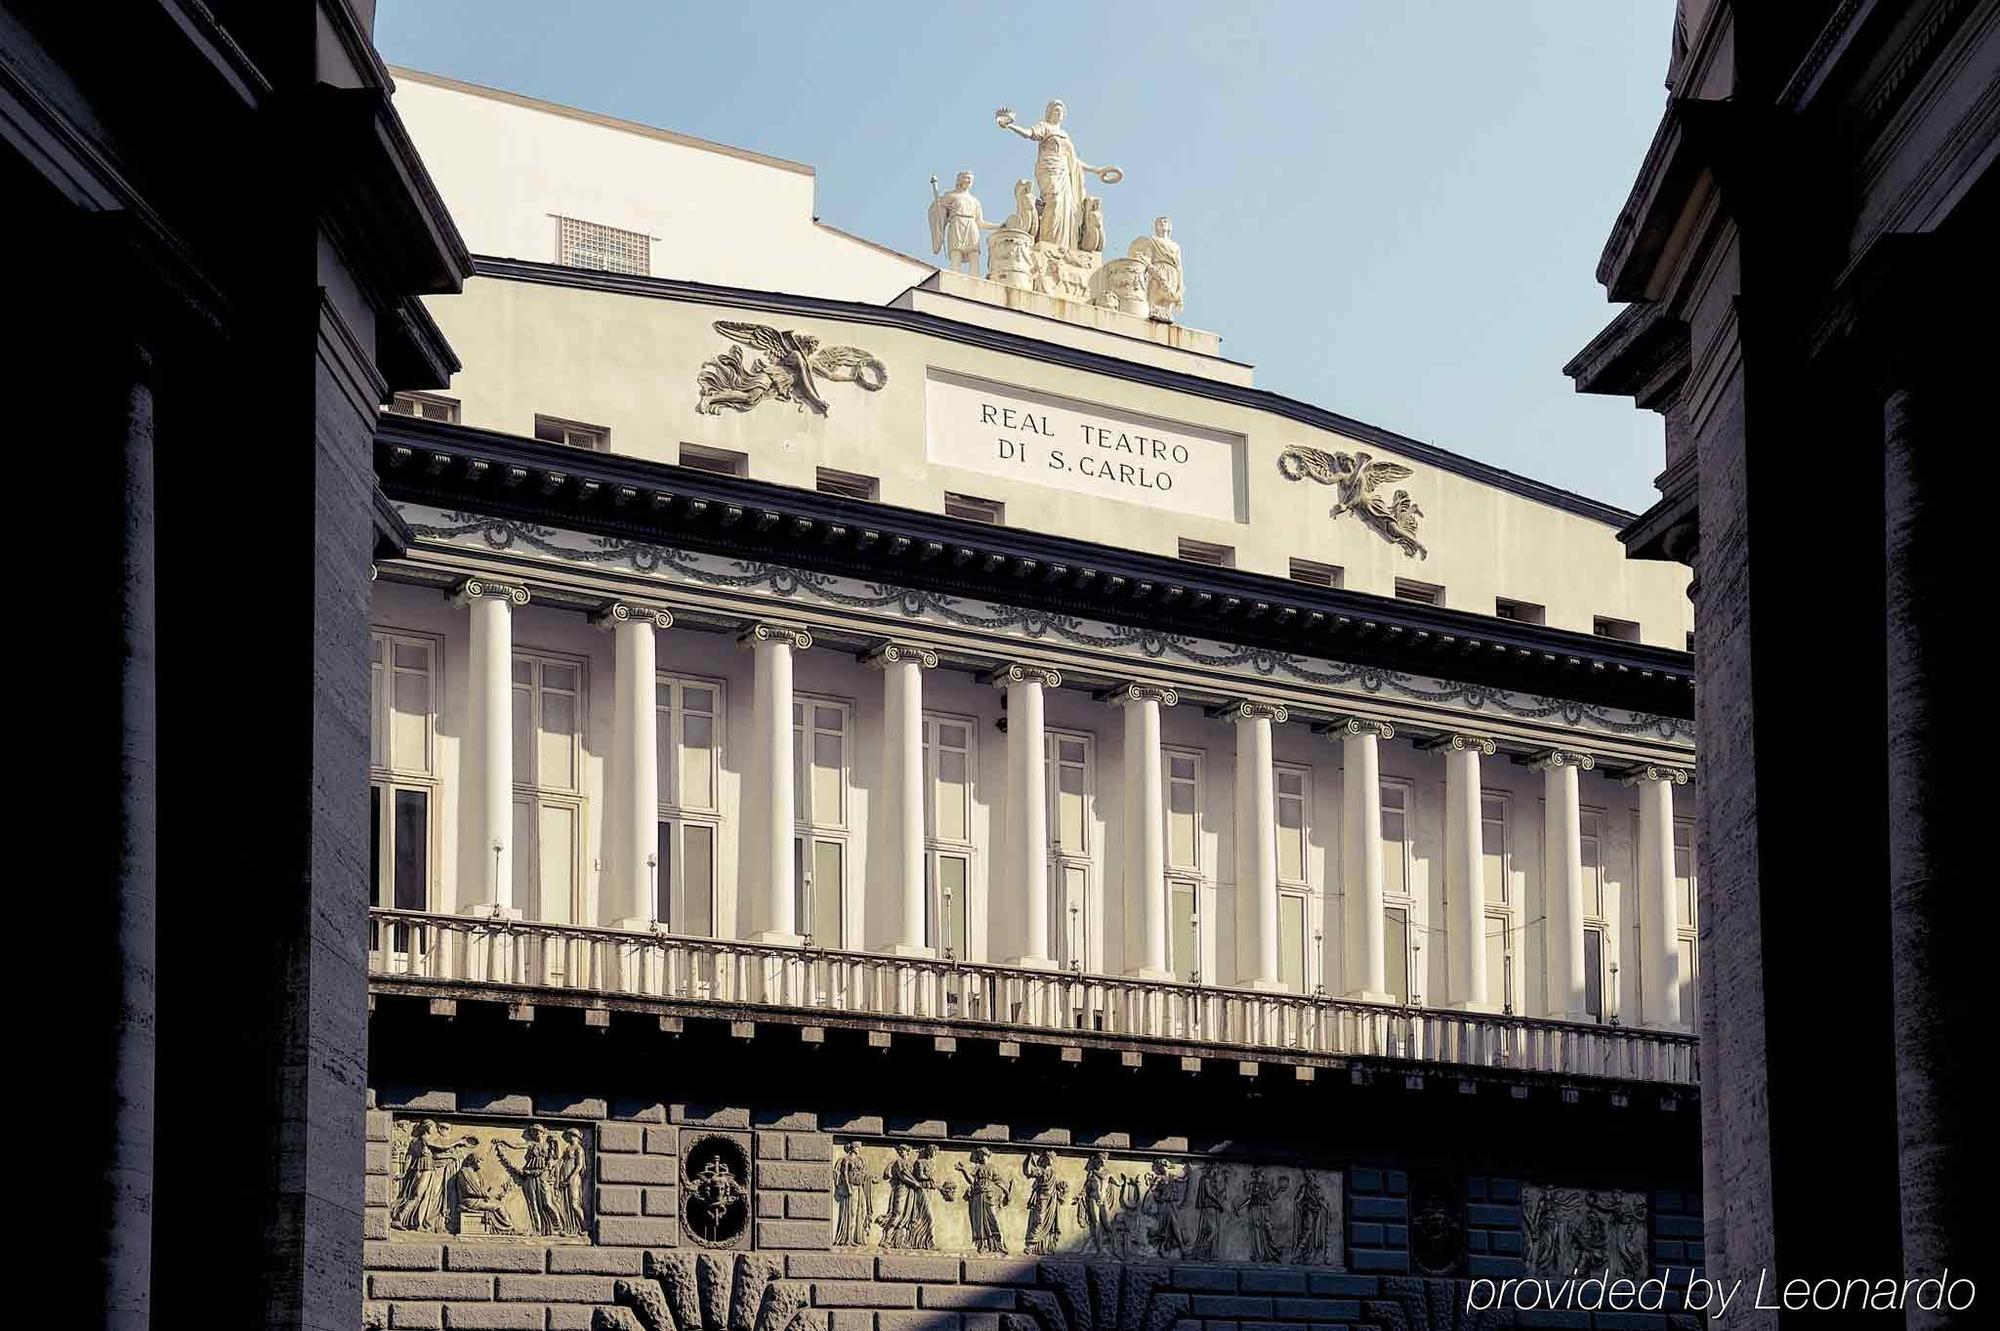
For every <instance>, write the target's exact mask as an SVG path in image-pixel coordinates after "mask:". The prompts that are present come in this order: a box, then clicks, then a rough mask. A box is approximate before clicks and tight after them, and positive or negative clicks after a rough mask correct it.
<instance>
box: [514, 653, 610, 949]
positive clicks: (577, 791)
mask: <svg viewBox="0 0 2000 1331" xmlns="http://www.w3.org/2000/svg"><path fill="white" fill-rule="evenodd" d="M512 657H513V659H512V665H513V666H515V667H518V666H519V665H520V664H521V663H522V662H524V661H526V662H528V663H530V664H531V665H532V667H533V672H532V680H531V683H530V686H529V687H530V702H531V705H530V713H529V722H528V723H529V729H530V733H531V735H532V736H533V747H532V758H531V760H530V761H529V762H528V763H527V764H526V767H527V771H526V772H525V773H524V772H523V771H522V767H523V764H521V763H519V762H516V763H515V764H514V789H513V792H512V795H513V800H512V802H513V804H514V806H515V808H516V811H517V812H516V817H517V818H518V817H519V810H520V809H521V808H522V807H523V806H525V807H526V809H527V812H528V815H529V817H530V820H531V823H532V825H533V826H535V827H536V828H539V827H540V825H541V820H542V815H543V813H544V811H547V810H559V811H561V812H562V813H564V814H566V815H567V816H568V817H569V819H570V825H571V827H573V828H574V829H575V836H574V838H573V840H572V843H571V846H570V871H569V885H570V891H569V898H570V899H569V919H568V921H567V922H568V923H572V924H581V923H584V922H585V920H586V911H585V909H584V907H585V897H586V894H587V891H588V887H587V882H586V877H585V866H587V865H588V864H589V863H590V844H589V843H590V820H589V816H588V815H589V799H588V796H587V795H586V793H585V789H584V779H583V763H584V734H585V731H586V729H587V728H588V726H589V724H590V661H589V659H588V658H586V657H582V656H576V655H573V654H571V653H568V652H558V651H551V650H548V649H546V648H540V647H532V646H527V645H525V644H522V645H516V646H515V647H514V649H513V654H512ZM551 665H557V666H566V667H570V668H573V669H574V670H575V671H576V688H575V689H574V690H572V691H570V692H572V693H573V696H574V699H575V708H574V711H573V716H574V725H573V726H572V727H571V731H570V738H569V746H570V751H569V770H570V772H571V774H572V779H573V782H574V784H573V785H570V786H543V785H542V784H541V783H540V781H539V779H538V778H539V777H540V775H541V769H542V762H541V758H542V751H541V743H542V735H543V727H542V725H541V717H542V712H543V709H544V708H545V707H546V705H547V697H546V695H547V694H548V693H550V692H564V691H565V690H562V689H561V688H559V687H556V686H550V685H547V684H545V683H544V682H543V675H544V674H545V673H546V668H547V667H548V666H551ZM519 687H520V683H519V681H518V680H515V679H513V672H512V670H510V671H509V686H508V690H509V694H510V696H511V694H512V693H513V692H514V691H515V690H516V689H518V688H519ZM513 738H514V737H513V736H512V735H511V734H510V736H509V739H510V742H511V741H512V739H513ZM537 835H538V836H539V832H538V833H537ZM509 839H510V841H518V839H519V838H518V837H515V836H514V835H513V832H512V830H511V829H510V831H509ZM536 844H537V847H539V842H537V843H536ZM527 849H528V848H526V847H522V846H520V845H514V846H512V850H513V864H514V885H515V892H516V896H517V904H524V903H525V902H526V900H527V897H528V895H529V894H528V893H527V892H526V891H524V890H523V889H524V887H525V886H526V885H527V884H529V883H530V882H532V883H533V884H534V893H533V895H534V897H535V904H536V907H537V909H538V911H539V909H540V907H541V904H542V897H543V887H542V885H541V883H540V881H539V879H540V874H541V866H540V860H539V855H538V854H537V855H536V856H535V857H533V859H534V863H533V864H532V865H531V864H530V858H531V857H530V856H529V855H528V854H526V853H525V852H526V850H527ZM530 869H532V871H533V873H534V878H532V879H531V878H529V877H528V876H527V875H528V873H529V871H530ZM534 918H537V919H547V918H548V917H547V915H546V914H541V913H538V914H537V915H536V916H535V917H534ZM552 974H554V972H552Z"/></svg>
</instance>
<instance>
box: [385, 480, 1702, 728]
mask: <svg viewBox="0 0 2000 1331" xmlns="http://www.w3.org/2000/svg"><path fill="white" fill-rule="evenodd" d="M397 508H398V511H399V512H401V513H402V514H403V516H404V517H405V518H406V519H407V520H408V521H409V523H410V526H411V530H412V532H413V534H414V535H415V536H416V538H417V539H418V540H420V541H423V542H428V543H433V544H436V545H439V546H443V547H447V548H459V549H466V548H470V549H475V550H478V549H485V550H490V551H495V552H508V553H512V554H518V555H527V556H538V557H541V558H546V559H550V560H554V561H557V562H560V563H562V564H566V565H570V566H572V567H578V568H601V569H606V570H616V571H619V572H629V573H632V574H637V575H639V576H641V577H646V578H652V579H657V580H660V581H664V582H669V583H679V584H682V585H686V586H692V587H698V588H707V589H711V590H716V591H728V592H739V593H744V594H751V595H759V596H770V597H776V598H779V599H782V600H789V601H797V602H800V603H802V604H814V605H821V606H826V607H830V608H834V609H841V610H851V611H857V612H872V613H876V614H883V615H894V616H897V617H898V618H901V619H905V620H910V621H912V622H918V623H925V624H931V625H936V626H939V627H945V628H958V629H965V630H970V631H973V632H978V633H986V634H995V635H1000V636H1005V637H1011V638H1016V639H1022V640H1027V641H1048V642H1058V643H1062V644H1066V645H1070V646H1075V647H1082V648H1089V649H1091V650H1095V651H1102V652H1108V653H1113V654H1117V655H1122V656H1129V657H1133V658H1135V659H1140V660H1145V661H1149V662H1156V663H1159V664H1162V665H1169V666H1171V665H1184V666H1188V667H1192V668H1196V669H1204V670H1212V671H1217V672H1224V673H1236V674H1242V673H1246V672H1247V673H1249V674H1252V675H1255V676H1257V677H1258V678H1260V679H1267V680H1272V681H1274V682H1277V683H1280V684H1283V683H1292V684H1298V685H1303V686H1307V687H1312V688H1319V689H1329V690H1338V691H1347V692H1356V693H1361V694H1367V695H1376V696H1381V697H1383V698H1388V699H1398V700H1403V701H1407V702H1411V703H1416V704H1421V705H1425V706H1431V707H1450V708H1455V709H1462V710H1465V711H1471V712H1481V711H1488V712H1492V713H1495V714H1496V715H1499V716H1504V717H1507V718H1509V719H1511V720H1515V721H1522V722H1531V723H1542V724H1548V725H1562V726H1569V727H1574V728H1580V729H1591V730H1598V731H1602V732H1605V733H1607V734H1611V735H1618V736H1625V737H1629V738H1634V739H1645V740H1652V741H1656V742H1665V743H1678V744H1692V743H1693V742H1694V725H1693V723H1692V722H1691V721H1688V720H1686V719H1684V718H1681V717H1672V716H1663V715H1658V714H1655V713H1650V712H1634V711H1628V710H1626V709H1623V708H1618V707H1609V706H1605V705H1603V704H1600V703H1588V702H1579V701H1577V700H1575V699H1571V698H1555V697H1549V696H1546V695H1538V694H1531V693H1520V692H1515V691H1512V690H1508V689H1501V688H1495V687H1493V686H1491V685H1485V684H1474V683H1466V682H1462V681H1458V680H1447V679H1438V678H1435V677H1432V676H1427V675H1418V674H1411V673H1408V672H1405V671H1397V670H1388V669H1384V668H1382V667H1379V666H1368V665H1354V664H1349V663H1347V662H1342V661H1335V660H1330V659H1328V658H1324V657H1317V656H1307V655H1304V654H1301V653H1295V652H1284V651H1277V650H1273V649H1270V648H1263V647H1245V646H1241V645H1234V644H1229V643H1223V642H1217V641H1214V640H1212V639H1207V638H1197V637H1193V636H1190V635H1187V634H1179V633H1166V632H1162V631H1160V630H1157V629H1152V628H1145V627H1141V626H1135V625H1129V624H1113V623H1108V622H1105V621H1101V620H1095V619H1085V618H1083V617H1081V616H1076V615H1065V614H1052V613H1050V612H1047V611H1043V610H1034V609H1028V608H1024V607H1020V606H1011V605H1007V604H1004V603H1002V602H998V601H985V600H977V599H972V598H967V597H962V596H953V595H949V594H946V593H942V592H932V591H925V590H921V589H918V588H911V587H898V586H895V585H892V584H889V583H882V582H866V581H862V580H860V579H855V578H847V577H841V576H838V575H835V574H829V573H821V572H817V571H814V570H810V569H795V568H789V567H786V566H784V565H780V564H770V563H765V562H762V561H759V560H749V559H733V558H730V557H728V556H726V555H711V554H702V553H698V552H695V551H690V550H680V549H675V548H673V547H670V546H662V545H654V544H650V543H647V542H641V541H630V540H626V539H624V538H622V537H610V536H590V535H585V534H583V533H580V532H571V531H566V530H562V529H558V528H553V527H547V526H542V525H539V524H536V523H530V522H521V521H517V520H514V519H511V518H496V517H490V516H487V515H485V514H481V513H467V512H449V511H440V510H435V509H430V508H425V507H421V506H417V505H408V504H399V505H397ZM523 594H524V595H525V592H524V593H523Z"/></svg>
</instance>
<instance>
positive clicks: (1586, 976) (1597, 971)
mask: <svg viewBox="0 0 2000 1331" xmlns="http://www.w3.org/2000/svg"><path fill="white" fill-rule="evenodd" d="M1583 1010H1584V1012H1585V1013H1586V1014H1587V1015H1588V1016H1589V1017H1590V1019H1591V1020H1592V1021H1603V1020H1604V930H1602V929H1598V928H1587V929H1585V930H1584V931H1583Z"/></svg>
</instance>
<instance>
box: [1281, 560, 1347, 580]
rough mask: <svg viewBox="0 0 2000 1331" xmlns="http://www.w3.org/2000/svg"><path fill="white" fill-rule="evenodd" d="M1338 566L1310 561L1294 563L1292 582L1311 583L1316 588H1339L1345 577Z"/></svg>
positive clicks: (1294, 561)
mask: <svg viewBox="0 0 2000 1331" xmlns="http://www.w3.org/2000/svg"><path fill="white" fill-rule="evenodd" d="M1343 576H1344V575H1343V573H1342V572H1341V569H1340V566H1339V565H1338V564H1319V563H1315V562H1314V561H1312V560H1310V559H1294V560H1293V561H1292V581H1293V582H1309V583H1311V584H1312V585H1313V586H1315V587H1338V586H1340V582H1341V578H1342V577H1343Z"/></svg>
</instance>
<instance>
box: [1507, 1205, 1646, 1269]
mask: <svg viewBox="0 0 2000 1331" xmlns="http://www.w3.org/2000/svg"><path fill="white" fill-rule="evenodd" d="M1647 1228H1648V1227H1647V1223H1646V1198H1645V1195H1644V1194H1643V1193H1637V1192H1612V1191H1608V1190H1599V1189H1589V1188H1557V1187H1546V1186H1541V1185H1537V1184H1529V1185H1527V1186H1526V1187H1524V1188H1522V1189H1521V1239H1522V1245H1523V1247H1524V1249H1525V1254H1524V1260H1525V1265H1526V1267H1527V1270H1528V1273H1529V1274H1530V1275H1537V1276H1568V1275H1572V1274H1575V1273H1577V1272H1582V1273H1584V1274H1586V1275H1587V1274H1592V1273H1602V1272H1604V1271H1606V1270H1609V1271H1610V1273H1611V1275H1612V1277H1613V1278H1616V1277H1619V1276H1629V1277H1631V1278H1633V1279H1642V1278H1644V1276H1645V1275H1646V1271H1647Z"/></svg>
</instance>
